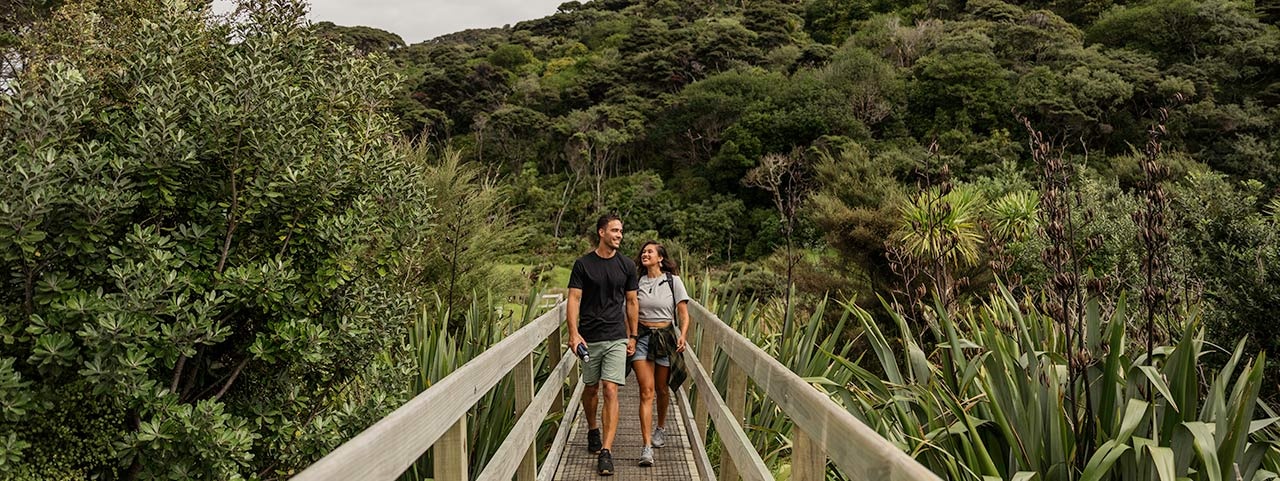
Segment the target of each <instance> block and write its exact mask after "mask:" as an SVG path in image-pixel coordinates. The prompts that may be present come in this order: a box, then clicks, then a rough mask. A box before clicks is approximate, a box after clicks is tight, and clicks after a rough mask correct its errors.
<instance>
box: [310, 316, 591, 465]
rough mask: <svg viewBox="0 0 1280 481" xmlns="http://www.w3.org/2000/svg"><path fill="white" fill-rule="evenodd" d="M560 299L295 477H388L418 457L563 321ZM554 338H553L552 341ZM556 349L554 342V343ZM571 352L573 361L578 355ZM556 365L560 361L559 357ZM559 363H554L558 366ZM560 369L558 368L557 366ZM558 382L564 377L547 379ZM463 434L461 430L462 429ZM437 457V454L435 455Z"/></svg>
mask: <svg viewBox="0 0 1280 481" xmlns="http://www.w3.org/2000/svg"><path fill="white" fill-rule="evenodd" d="M564 314H565V305H564V303H560V304H558V305H556V307H555V308H554V309H551V310H550V311H547V312H546V313H545V314H543V315H541V316H539V317H538V318H537V319H534V320H533V322H530V323H529V324H528V325H526V326H524V327H522V328H520V330H518V331H516V332H515V333H513V334H511V335H510V336H507V338H506V339H503V340H502V341H500V342H498V343H497V344H495V345H493V347H490V348H489V349H488V350H486V351H485V352H484V353H481V354H480V355H479V356H477V357H476V358H475V359H472V360H471V361H470V362H468V363H467V364H466V365H464V366H462V367H461V368H458V370H456V371H454V372H453V373H451V374H449V375H448V376H445V378H444V379H441V380H440V382H437V383H436V384H435V385H434V386H432V387H431V388H430V389H427V390H426V391H423V392H422V393H420V394H418V395H417V396H415V397H414V398H413V399H411V400H409V402H407V403H405V404H404V405H403V406H400V408H399V409H396V410H395V411H392V412H391V414H388V415H387V416H386V417H384V418H382V419H381V420H379V421H378V422H377V423H374V424H373V425H372V426H369V428H367V429H365V430H364V431H363V432H361V433H360V434H358V435H356V436H355V437H354V438H351V440H349V441H347V442H346V443H343V444H342V445H341V446H338V448H337V449H335V450H333V451H332V452H330V453H329V454H328V455H327V456H325V457H324V458H322V459H320V461H317V462H316V463H315V464H312V465H311V466H310V467H308V468H307V469H306V470H304V471H303V472H301V473H299V474H298V475H297V476H294V477H293V479H294V480H295V481H347V480H352V479H361V480H369V481H392V480H394V479H396V478H397V477H399V476H400V474H401V473H403V472H404V471H405V470H406V469H408V468H409V466H410V465H412V464H413V463H414V461H417V460H418V458H419V457H421V456H422V454H423V453H425V452H426V450H427V449H428V448H430V447H431V446H432V445H433V444H435V443H436V441H437V440H439V439H440V438H441V436H443V435H444V434H445V433H446V431H449V430H451V429H454V430H455V431H456V427H455V425H457V424H460V423H459V422H458V421H459V420H461V419H464V416H465V415H466V413H467V411H468V410H470V409H471V406H473V405H475V403H476V402H477V401H479V400H480V398H481V397H483V396H484V395H485V393H487V392H489V390H490V389H492V388H493V386H495V385H497V384H498V382H500V381H501V380H502V378H503V377H505V376H506V375H507V374H508V373H510V372H511V370H512V369H513V368H514V367H515V366H516V364H518V363H520V362H521V361H522V360H523V359H525V358H526V357H527V356H529V355H530V354H531V353H532V352H533V350H534V349H536V348H537V347H538V346H539V345H541V344H542V342H543V341H544V340H546V339H547V337H548V336H550V335H551V334H552V333H553V332H559V329H560V325H561V324H563V322H564ZM557 344H558V343H557ZM554 349H555V350H557V351H558V350H559V346H555V347H554ZM566 357H568V358H570V359H571V360H570V361H569V364H572V363H573V361H574V360H576V359H577V358H576V357H574V356H566ZM560 365H561V366H563V365H564V363H563V362H562V363H560ZM558 367H559V366H558ZM559 371H560V369H557V372H559ZM547 382H548V383H554V384H556V385H557V386H559V385H562V384H563V382H564V381H563V379H554V378H553V379H548V381H547ZM462 434H463V438H465V437H466V436H465V434H466V433H465V430H464V432H463V433H462ZM437 461H439V460H437Z"/></svg>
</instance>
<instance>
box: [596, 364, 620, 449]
mask: <svg viewBox="0 0 1280 481" xmlns="http://www.w3.org/2000/svg"><path fill="white" fill-rule="evenodd" d="M602 351H603V352H602V353H601V356H600V358H601V359H600V362H601V365H600V386H601V387H600V390H601V391H603V392H602V393H601V395H602V396H604V412H603V413H601V414H602V416H600V419H601V423H600V424H601V428H602V429H601V430H600V431H601V434H603V435H604V449H606V450H611V449H613V437H614V435H615V434H617V433H618V386H622V385H625V384H626V383H627V381H626V375H627V341H626V340H625V339H623V340H618V341H612V342H611V344H609V346H608V347H607V348H605V349H602Z"/></svg>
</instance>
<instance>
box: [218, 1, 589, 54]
mask: <svg viewBox="0 0 1280 481" xmlns="http://www.w3.org/2000/svg"><path fill="white" fill-rule="evenodd" d="M565 1H567V0H416V1H415V0H359V1H353V0H311V2H310V3H311V13H310V14H309V15H308V18H310V19H311V20H312V21H315V22H323V21H330V22H333V23H336V24H338V25H346V26H354V25H365V26H368V27H377V28H380V29H383V30H386V31H388V32H391V33H395V34H397V35H400V38H403V39H404V41H405V43H410V44H411V43H417V42H421V41H423V40H426V39H429V38H433V37H438V36H440V35H444V34H446V33H453V32H457V31H459V30H466V29H468V28H488V27H501V26H503V25H507V24H512V25H514V24H515V23H516V22H519V21H521V20H529V19H534V18H541V17H545V16H547V15H551V14H552V13H555V11H556V7H558V6H560V4H561V3H564V2H565ZM213 5H214V10H215V11H220V12H225V11H227V10H230V9H231V8H232V5H234V2H233V0H214V2H213Z"/></svg>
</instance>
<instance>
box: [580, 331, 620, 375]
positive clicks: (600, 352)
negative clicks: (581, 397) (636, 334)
mask: <svg viewBox="0 0 1280 481" xmlns="http://www.w3.org/2000/svg"><path fill="white" fill-rule="evenodd" d="M587 354H589V355H590V356H591V359H590V360H588V361H587V362H586V363H584V364H583V365H582V383H583V384H586V385H588V386H594V385H596V384H599V383H600V380H601V379H604V380H605V381H609V382H611V383H614V384H617V385H619V386H622V385H625V384H626V383H627V340H626V339H618V340H616V341H599V342H588V343H587Z"/></svg>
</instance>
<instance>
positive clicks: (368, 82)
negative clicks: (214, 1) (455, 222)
mask: <svg viewBox="0 0 1280 481" xmlns="http://www.w3.org/2000/svg"><path fill="white" fill-rule="evenodd" d="M242 7H243V9H242V11H241V14H240V15H239V16H238V17H236V18H234V19H232V20H218V19H214V18H212V17H210V16H208V14H207V13H206V11H205V10H204V9H202V8H201V7H198V6H195V7H193V6H190V5H187V4H184V3H182V2H171V3H166V4H164V5H163V6H162V8H158V9H157V10H159V11H158V12H157V13H155V14H154V15H150V16H146V15H143V16H140V17H138V18H133V19H130V22H131V23H130V25H133V24H135V23H136V25H137V26H138V28H136V29H132V30H127V31H125V30H120V29H110V28H97V27H102V26H107V25H111V24H112V22H113V21H114V19H115V17H114V15H121V13H120V11H117V10H111V9H110V8H109V6H102V7H98V6H94V5H89V4H86V5H80V6H77V7H76V8H78V9H80V10H73V11H72V14H76V15H78V16H75V17H74V20H77V21H76V22H71V23H70V24H67V23H61V24H59V27H60V28H63V29H67V28H70V26H74V27H75V28H70V30H71V31H70V32H69V33H67V34H66V35H65V36H64V37H63V38H62V39H61V40H62V42H63V43H62V44H60V45H63V46H67V48H66V51H65V52H62V51H58V50H56V49H48V50H46V51H45V52H44V54H42V55H40V56H32V57H30V58H28V59H27V60H28V62H27V63H26V64H25V65H24V70H23V71H22V72H19V74H18V76H17V80H16V81H15V82H14V83H13V84H12V85H10V87H11V88H10V89H9V90H7V91H5V92H3V93H0V283H3V287H2V288H0V319H2V320H3V321H0V338H3V340H4V342H3V343H0V432H4V433H7V434H6V435H4V436H0V459H2V460H3V462H0V477H18V478H34V479H46V478H50V477H62V476H72V475H74V476H77V477H80V476H84V477H94V476H106V477H117V476H118V477H121V478H128V479H134V478H146V479H156V478H174V479H242V478H249V477H261V478H277V477H282V476H287V475H289V474H290V473H293V472H295V471H296V469H297V468H298V467H300V466H305V465H307V464H309V463H310V462H312V461H314V460H315V459H317V458H318V456H319V455H321V454H323V453H325V452H327V451H328V450H330V449H332V448H333V447H334V446H336V445H337V444H338V443H339V442H340V441H341V440H343V439H345V438H346V437H349V436H350V434H352V433H353V432H354V431H356V430H358V429H360V428H362V427H363V426H364V425H366V424H367V421H368V420H370V419H376V418H377V417H379V416H381V414H382V413H385V411H387V410H388V409H389V408H390V407H391V406H392V405H394V403H392V402H387V398H388V396H390V397H391V398H394V397H395V396H398V394H397V393H396V392H395V391H396V388H394V387H385V386H381V385H379V384H378V383H376V382H373V381H376V380H377V379H381V378H384V377H389V378H394V377H395V373H394V372H391V371H388V370H386V369H383V368H378V367H369V366H370V363H371V361H374V360H375V358H376V356H377V354H378V353H380V352H385V351H386V350H387V349H388V348H390V347H391V345H392V344H393V343H394V342H397V341H398V340H399V339H400V338H402V336H403V335H404V333H405V331H404V325H405V323H404V320H405V319H407V318H408V317H407V314H409V313H411V312H413V310H412V309H411V308H410V306H411V305H412V304H414V303H416V301H418V300H421V298H422V293H423V292H424V289H423V288H422V286H423V285H425V284H427V283H429V282H432V281H434V280H435V279H433V278H430V277H427V276H425V275H424V274H423V273H422V272H421V271H420V270H415V269H413V266H414V265H416V262H414V261H415V259H412V257H413V256H419V255H423V254H421V253H422V252H425V250H423V249H417V250H415V249H407V248H404V247H406V246H412V245H414V244H415V243H417V244H420V243H429V242H432V241H431V240H430V239H427V238H424V237H423V236H421V235H415V234H414V233H415V232H418V231H420V230H422V229H425V227H426V225H427V224H428V223H429V222H431V220H432V219H433V217H434V214H433V208H432V204H431V202H430V192H429V191H428V189H427V186H426V185H425V184H424V183H423V182H422V179H421V175H420V174H421V173H422V166H420V165H416V164H413V163H410V162H406V161H405V160H404V159H405V158H404V156H403V155H402V154H401V153H400V151H398V150H397V148H396V143H395V136H394V135H395V132H396V129H395V121H394V119H392V118H390V117H389V116H387V115H385V114H384V113H383V112H384V110H383V109H384V107H385V106H386V104H387V102H388V101H389V99H390V98H391V93H392V90H393V88H394V76H393V75H392V74H391V72H390V71H389V70H388V67H389V66H388V65H387V63H386V62H385V60H383V59H379V58H377V57H374V56H371V57H361V56H356V55H352V54H350V51H349V50H347V49H342V48H337V47H333V46H330V45H328V44H326V43H325V42H323V41H321V40H319V39H318V38H317V37H316V36H315V34H314V33H313V32H312V31H311V30H309V29H308V28H306V26H305V23H304V21H303V19H302V14H303V13H304V10H305V9H304V7H303V6H302V5H301V4H299V3H291V2H250V3H246V4H244V5H242ZM138 11H141V12H143V13H146V12H148V11H149V10H145V9H138ZM76 12H79V13H76ZM69 15H70V14H69ZM388 363H389V361H385V360H384V362H382V364H383V365H385V364H388ZM373 364H374V365H375V366H376V365H378V364H379V363H378V362H374V363H373ZM357 379H364V381H363V382H361V381H356V382H353V380H357ZM371 386H372V387H371ZM401 389H403V388H401ZM67 396H74V397H67ZM67 399H75V400H77V401H76V404H77V405H83V406H92V409H91V410H88V411H81V412H79V413H78V414H76V415H71V416H65V417H61V418H60V424H59V425H57V426H52V425H50V423H49V422H48V420H49V419H53V417H56V416H61V415H60V414H59V413H62V412H66V411H67V410H68V405H67V404H66V403H67V402H68V401H67ZM339 399H340V400H341V403H339V402H338V401H337V400H339ZM57 432H64V433H81V434H77V435H74V436H71V435H51V433H53V434H56V433H57ZM89 441H92V442H91V443H90V442H89ZM48 453H68V454H74V455H75V456H76V457H75V459H69V460H66V461H65V462H64V461H58V459H61V458H47V457H46V456H47V455H48Z"/></svg>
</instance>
